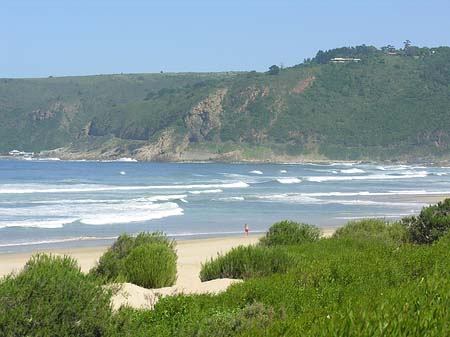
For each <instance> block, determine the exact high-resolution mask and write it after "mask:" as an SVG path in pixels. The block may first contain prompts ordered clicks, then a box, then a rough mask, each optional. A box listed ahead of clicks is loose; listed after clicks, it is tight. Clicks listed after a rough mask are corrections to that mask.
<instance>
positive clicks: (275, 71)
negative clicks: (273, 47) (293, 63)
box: [268, 64, 280, 75]
mask: <svg viewBox="0 0 450 337" xmlns="http://www.w3.org/2000/svg"><path fill="white" fill-rule="evenodd" d="M279 73H280V67H279V66H277V65H275V64H274V65H271V66H270V67H269V72H268V74H269V75H278V74H279Z"/></svg>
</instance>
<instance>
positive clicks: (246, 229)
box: [244, 224, 250, 236]
mask: <svg viewBox="0 0 450 337" xmlns="http://www.w3.org/2000/svg"><path fill="white" fill-rule="evenodd" d="M244 230H245V236H248V231H249V230H250V228H249V227H248V224H245V227H244Z"/></svg>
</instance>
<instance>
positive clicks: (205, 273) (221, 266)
mask: <svg viewBox="0 0 450 337" xmlns="http://www.w3.org/2000/svg"><path fill="white" fill-rule="evenodd" d="M292 264H293V260H292V259H291V257H290V256H289V254H287V253H286V252H285V251H284V250H283V249H282V248H266V247H261V246H239V247H236V248H233V249H232V250H231V251H230V252H228V253H227V254H225V255H218V256H217V258H215V259H211V260H210V261H207V262H205V263H204V264H202V269H201V272H200V279H201V280H202V281H208V280H212V279H216V278H244V279H246V278H250V277H261V276H267V275H271V274H274V273H283V272H286V271H287V269H288V268H289V267H290V266H291V265H292Z"/></svg>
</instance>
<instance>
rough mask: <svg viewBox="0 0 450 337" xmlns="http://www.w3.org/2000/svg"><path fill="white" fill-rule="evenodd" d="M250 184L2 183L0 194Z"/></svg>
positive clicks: (177, 188) (182, 188)
mask: <svg viewBox="0 0 450 337" xmlns="http://www.w3.org/2000/svg"><path fill="white" fill-rule="evenodd" d="M249 186H250V185H249V184H247V183H244V182H242V181H238V182H233V183H226V182H225V183H221V184H193V185H181V184H180V185H176V184H174V185H150V186H110V185H109V186H108V185H88V184H79V185H40V184H24V185H22V184H4V185H0V194H26V193H30V194H31V193H84V192H101V191H140V190H189V189H203V188H205V189H208V188H210V189H212V188H246V187H249Z"/></svg>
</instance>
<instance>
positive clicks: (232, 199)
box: [213, 197, 245, 201]
mask: <svg viewBox="0 0 450 337" xmlns="http://www.w3.org/2000/svg"><path fill="white" fill-rule="evenodd" d="M213 200H220V201H244V200H245V198H244V197H224V198H217V199H213Z"/></svg>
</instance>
